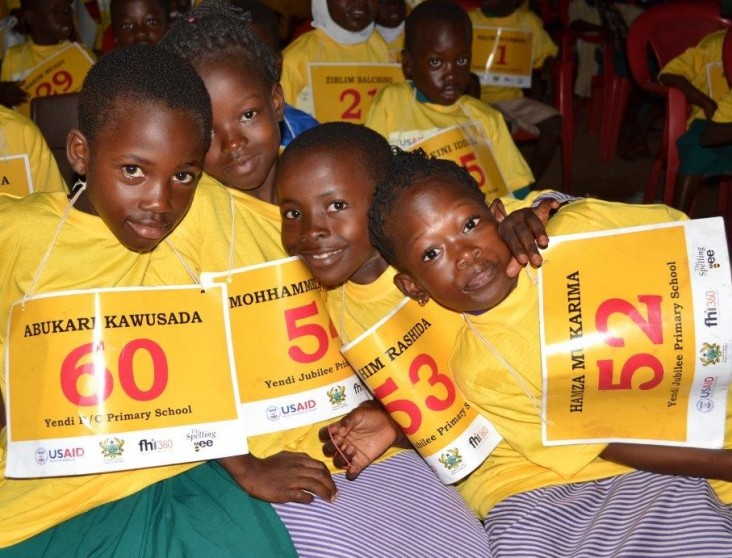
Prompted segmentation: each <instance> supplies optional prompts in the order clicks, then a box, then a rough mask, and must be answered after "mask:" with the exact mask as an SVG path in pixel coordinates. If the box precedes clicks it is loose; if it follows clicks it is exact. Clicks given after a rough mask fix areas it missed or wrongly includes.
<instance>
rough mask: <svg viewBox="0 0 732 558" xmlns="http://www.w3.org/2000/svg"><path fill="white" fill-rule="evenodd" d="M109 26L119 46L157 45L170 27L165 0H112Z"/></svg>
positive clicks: (115, 43) (115, 42)
mask: <svg viewBox="0 0 732 558" xmlns="http://www.w3.org/2000/svg"><path fill="white" fill-rule="evenodd" d="M109 14H110V17H111V19H112V23H111V25H110V27H109V29H111V32H112V35H113V37H114V45H115V46H117V47H121V46H129V45H136V44H146V45H156V44H158V43H159V42H160V39H161V38H162V37H163V35H164V34H165V32H166V31H167V29H168V22H169V16H168V9H167V3H166V2H165V1H164V0H112V1H111V2H110V3H109Z"/></svg>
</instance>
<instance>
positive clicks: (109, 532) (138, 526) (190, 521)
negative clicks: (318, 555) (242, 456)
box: [0, 462, 297, 558]
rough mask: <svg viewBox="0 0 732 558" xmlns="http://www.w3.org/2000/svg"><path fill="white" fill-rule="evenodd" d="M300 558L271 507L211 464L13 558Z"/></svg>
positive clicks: (3, 552)
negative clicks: (252, 495) (253, 496)
mask: <svg viewBox="0 0 732 558" xmlns="http://www.w3.org/2000/svg"><path fill="white" fill-rule="evenodd" d="M11 556H12V557H18V558H20V557H23V558H36V557H38V558H40V557H56V556H59V557H62V556H63V557H74V558H86V557H92V556H94V557H99V558H102V557H103V558H109V557H115V558H116V557H119V558H131V557H151V558H153V557H154V558H176V557H183V556H190V557H199V556H200V557H206V558H209V557H210V558H228V557H233V556H237V557H239V556H241V557H244V556H252V557H257V558H260V557H262V558H264V557H272V558H287V557H296V556H297V553H296V552H295V548H294V546H293V544H292V541H291V540H290V536H289V535H288V533H287V530H286V529H285V526H284V525H283V523H282V521H281V520H280V519H279V517H278V516H277V514H276V513H275V511H274V509H273V508H272V506H271V505H270V504H269V503H267V502H262V501H261V500H257V499H256V498H252V497H251V496H249V495H248V494H247V493H246V492H244V490H242V489H241V488H240V487H239V485H237V484H236V482H235V481H234V480H233V479H232V478H231V477H230V476H229V475H228V474H227V473H226V471H224V470H223V469H222V468H221V467H220V466H219V465H218V464H217V463H215V462H208V463H205V464H203V465H200V466H198V467H194V468H193V469H190V470H189V471H186V472H185V473H182V474H180V475H177V476H175V477H171V478H169V479H166V480H164V481H161V482H158V483H156V484H154V485H152V486H149V487H147V488H145V489H144V490H141V491H140V492H137V493H136V494H132V495H131V496H128V497H127V498H123V499H122V500H118V501H116V502H111V503H109V504H105V505H103V506H99V507H97V508H94V509H92V510H89V511H88V512H86V513H84V514H82V515H80V516H77V517H74V518H72V519H69V520H68V521H65V522H64V523H61V524H60V525H57V526H56V527H53V528H51V529H48V530H47V531H44V532H43V533H40V534H38V535H36V536H35V537H32V538H30V539H28V540H26V541H23V542H21V543H18V544H16V545H13V546H10V547H7V548H3V549H0V558H7V557H11Z"/></svg>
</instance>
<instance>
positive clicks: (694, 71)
mask: <svg viewBox="0 0 732 558" xmlns="http://www.w3.org/2000/svg"><path fill="white" fill-rule="evenodd" d="M725 33H726V31H715V32H714V33H710V34H709V35H707V36H706V37H704V38H703V39H702V40H701V41H699V44H698V45H696V46H694V47H691V48H687V49H686V50H685V51H684V52H683V53H682V54H680V55H678V56H677V57H676V58H674V59H673V60H671V61H670V62H669V63H668V64H666V65H665V66H664V67H663V69H662V70H661V71H660V72H659V76H660V75H662V74H676V75H679V76H682V77H685V78H686V79H687V80H688V81H689V83H691V85H693V86H694V87H696V88H697V89H698V90H699V91H701V92H702V93H705V94H706V95H708V96H710V97H711V98H712V99H714V100H715V101H717V103H719V102H720V100H721V99H722V98H723V97H725V95H726V93H727V92H728V91H729V88H726V89H719V90H715V91H714V92H712V90H711V88H710V84H709V79H708V66H709V65H710V64H719V63H721V62H722V43H723V42H724V36H725ZM722 81H724V80H722ZM724 85H726V83H725V84H724ZM725 102H729V101H725ZM726 110H728V111H729V110H732V109H729V108H728V109H726ZM715 117H716V113H715ZM699 118H702V119H704V120H706V116H705V115H704V111H703V110H702V109H701V107H698V106H696V105H692V106H691V115H690V116H689V120H688V121H687V125H688V123H690V122H691V121H692V120H695V119H699ZM715 120H716V118H715ZM720 122H724V120H720Z"/></svg>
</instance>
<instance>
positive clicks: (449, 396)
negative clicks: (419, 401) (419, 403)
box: [409, 353, 455, 411]
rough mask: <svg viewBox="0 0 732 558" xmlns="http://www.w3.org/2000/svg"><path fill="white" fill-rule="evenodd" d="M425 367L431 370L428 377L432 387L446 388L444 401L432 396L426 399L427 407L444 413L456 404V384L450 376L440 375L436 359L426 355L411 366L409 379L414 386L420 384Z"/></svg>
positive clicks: (421, 356)
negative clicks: (421, 371) (420, 373)
mask: <svg viewBox="0 0 732 558" xmlns="http://www.w3.org/2000/svg"><path fill="white" fill-rule="evenodd" d="M425 366H426V367H427V368H429V370H430V375H429V376H428V377H427V381H428V382H429V384H430V385H431V386H434V385H441V386H443V387H444V388H445V398H444V399H440V398H438V397H435V396H434V395H430V396H428V397H427V399H425V405H427V408H428V409H430V410H432V411H444V410H445V409H448V408H449V407H450V406H451V405H452V404H453V403H454V402H455V384H453V383H452V380H451V379H450V378H449V377H448V376H445V375H444V374H440V373H439V371H438V370H437V363H436V362H435V359H433V358H432V357H431V356H430V355H428V354H425V353H422V354H421V355H418V356H417V357H416V358H415V359H414V360H413V361H412V364H411V365H410V366H409V379H410V380H411V382H412V384H414V385H417V383H419V380H420V377H419V371H420V370H421V369H422V368H423V367H425Z"/></svg>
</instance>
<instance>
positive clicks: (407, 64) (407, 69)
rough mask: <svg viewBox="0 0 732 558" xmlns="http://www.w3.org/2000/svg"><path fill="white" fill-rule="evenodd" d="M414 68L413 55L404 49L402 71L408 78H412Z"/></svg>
mask: <svg viewBox="0 0 732 558" xmlns="http://www.w3.org/2000/svg"><path fill="white" fill-rule="evenodd" d="M413 68H414V60H412V55H411V54H409V52H408V51H407V50H406V49H404V50H402V73H403V74H404V77H405V78H406V79H412V70H413Z"/></svg>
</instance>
